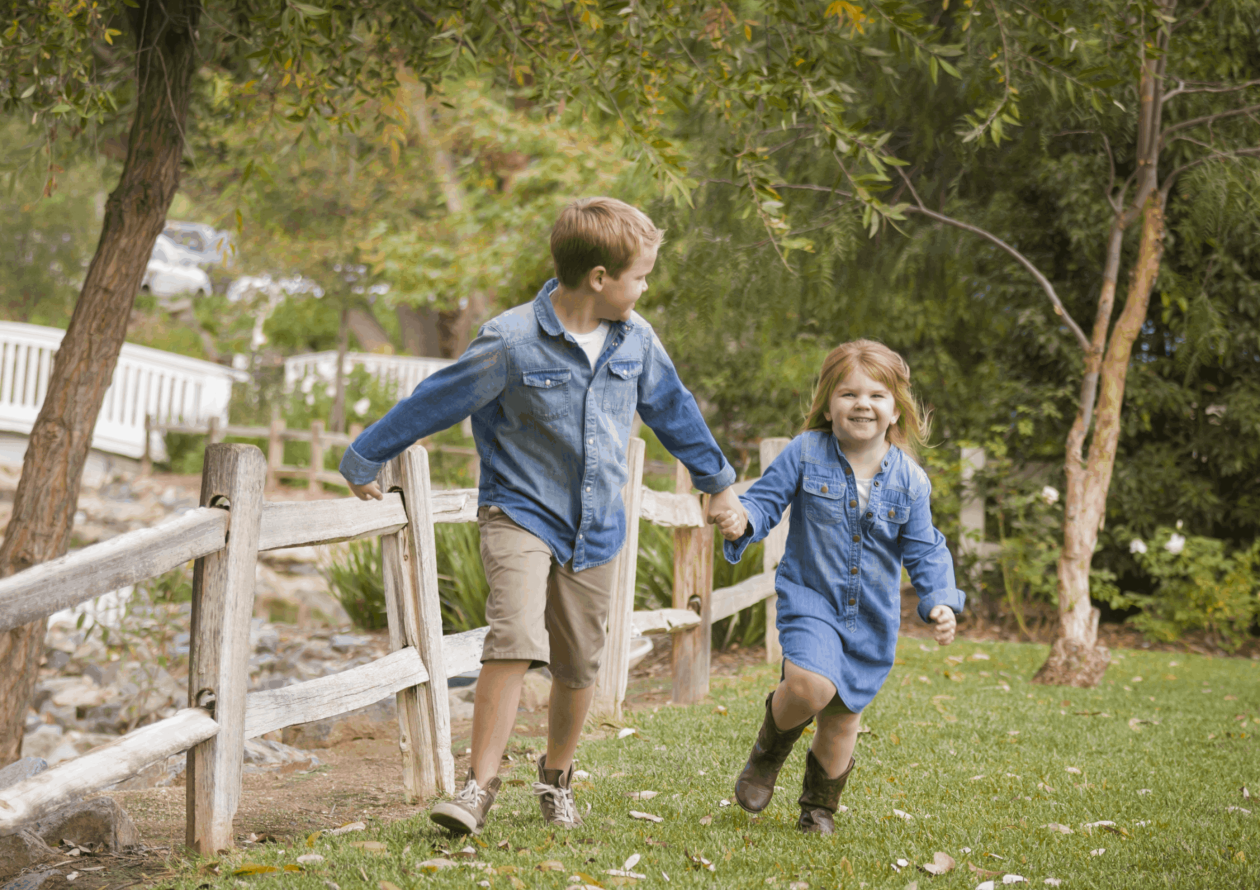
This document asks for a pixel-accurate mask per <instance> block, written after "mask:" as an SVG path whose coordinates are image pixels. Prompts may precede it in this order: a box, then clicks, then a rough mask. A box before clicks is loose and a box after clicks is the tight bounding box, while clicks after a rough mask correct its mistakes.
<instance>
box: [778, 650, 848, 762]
mask: <svg viewBox="0 0 1260 890" xmlns="http://www.w3.org/2000/svg"><path fill="white" fill-rule="evenodd" d="M835 697H836V687H835V685H834V684H832V682H831V681H830V680H828V679H827V678H826V677H824V676H822V674H815V673H814V672H813V671H807V670H805V668H802V667H797V666H796V665H794V664H792V662H790V661H788V660H787V659H784V660H783V680H782V682H780V683H779V688H778V689H776V690H775V691H774V701H773V702H772V704H771V713H772V714H773V715H774V723H775V725H776V726H777V727H779V729H791V728H792V727H794V726H800V725H801V724H802V723H804V722H805V721H806V720H808V719H809V718H810V717H813V716H814V715H815V714H817V713H818V712H819V711H821V710H822V709H823V708H825V707H827V706H828V705H829V704H831V700H832V699H833V698H835ZM854 732H855V733H856V732H857V729H856V725H855V728H854ZM815 756H817V755H815ZM846 765H847V762H846Z"/></svg>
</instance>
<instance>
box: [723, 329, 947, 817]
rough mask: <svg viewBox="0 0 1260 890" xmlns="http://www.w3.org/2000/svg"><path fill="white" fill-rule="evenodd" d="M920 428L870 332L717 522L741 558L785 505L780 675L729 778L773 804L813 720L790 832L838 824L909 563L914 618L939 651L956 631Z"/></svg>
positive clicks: (913, 406) (827, 373)
mask: <svg viewBox="0 0 1260 890" xmlns="http://www.w3.org/2000/svg"><path fill="white" fill-rule="evenodd" d="M926 426H927V424H926V422H925V418H924V416H923V412H922V409H921V408H920V407H919V405H918V403H917V402H916V400H915V398H914V396H913V395H912V393H911V391H910V368H909V367H908V366H907V365H906V363H905V360H904V359H902V357H901V356H899V355H898V354H897V353H895V352H893V351H892V350H891V349H889V348H888V347H886V346H884V345H883V344H881V343H876V342H873V341H871V340H855V341H853V342H851V343H845V344H843V345H841V346H838V347H836V348H835V349H834V350H832V352H831V354H830V355H828V356H827V358H826V360H825V361H824V362H823V366H822V373H821V375H820V379H819V382H818V390H817V391H816V393H815V394H814V401H813V405H812V406H811V407H810V410H809V415H808V417H807V418H806V422H805V430H804V432H803V433H802V434H801V435H799V436H797V437H796V438H795V439H793V440H792V442H791V444H789V445H788V447H787V448H786V449H785V450H784V451H783V453H782V454H780V455H779V457H778V458H776V459H775V461H774V462H773V463H772V464H771V465H770V466H769V468H767V469H766V470H765V471H764V475H763V476H762V477H761V479H759V480H758V481H757V482H756V483H755V484H754V485H753V486H752V488H750V489H749V490H748V493H747V494H746V495H745V496H743V497H742V498H741V501H742V502H743V504H744V506H745V507H746V508H747V510H748V520H747V523H748V524H747V526H746V525H745V522H744V519H743V517H741V516H739V515H738V514H737V513H736V512H735V511H727V512H725V513H722V514H720V515H719V516H718V517H717V523H718V527H719V528H720V530H721V531H722V534H723V536H724V537H726V539H727V541H726V543H725V545H724V548H725V555H726V559H727V560H728V561H729V562H738V561H739V558H740V556H741V555H742V554H743V552H744V549H745V548H746V547H747V546H748V545H749V544H751V543H753V542H755V541H760V540H761V539H763V538H764V537H765V536H766V535H767V534H768V533H769V531H770V530H771V529H772V528H774V526H776V525H778V524H779V522H780V520H781V519H782V517H783V510H784V508H785V507H788V506H790V507H791V508H792V513H791V525H790V526H789V529H788V538H787V551H786V553H785V554H784V556H783V560H782V561H781V562H780V563H779V568H778V571H777V572H776V573H775V590H776V592H777V593H778V597H779V603H778V628H779V642H780V644H781V645H782V647H783V672H782V680H781V682H780V683H779V686H778V688H777V689H775V690H774V692H773V693H771V694H770V696H769V697H767V698H766V714H765V721H764V722H763V723H762V726H761V730H760V731H759V732H758V733H757V741H756V743H755V744H754V745H753V749H752V754H751V755H749V758H748V763H747V764H746V765H745V766H744V770H743V772H741V773H740V774H739V778H738V779H737V780H736V782H735V799H736V800H737V801H739V804H740V806H742V807H743V808H744V809H745V810H748V811H749V812H752V813H759V812H761V811H762V810H763V809H765V808H766V806H767V805H768V804H769V803H770V797H771V795H772V794H773V793H774V782H775V778H776V777H777V776H778V774H779V770H780V769H782V767H783V763H784V761H785V760H786V759H787V756H788V754H789V753H790V752H791V750H792V745H793V744H795V742H796V740H797V739H798V738H800V736H801V733H802V732H803V731H804V729H805V727H806V726H807V725H808V724H809V722H810V721H811V720H813V719H814V718H815V717H817V718H818V728H817V731H816V732H815V733H814V742H813V746H812V747H811V749H810V751H809V753H808V754H807V755H806V759H805V787H804V791H803V793H802V794H801V797H800V801H799V803H800V807H801V815H800V819H799V820H798V822H797V827H798V828H800V829H801V830H802V831H808V832H818V833H821V834H831V833H832V832H834V831H835V825H834V824H833V821H832V817H833V815H834V813H835V811H836V808H837V806H838V805H839V802H840V792H841V790H842V789H843V788H844V785H845V782H846V781H848V778H849V773H850V772H851V771H852V770H853V765H854V758H853V749H854V745H855V743H856V741H857V732H858V722H859V718H860V716H861V713H862V709H863V708H865V707H866V706H867V705H868V704H869V703H870V701H871V699H872V698H874V697H875V693H876V692H878V691H879V687H880V686H882V685H883V683H884V680H885V679H886V678H887V676H888V672H889V670H891V669H892V664H893V656H894V652H895V649H896V645H897V628H898V626H899V624H900V620H901V567H902V566H903V565H904V566H905V567H906V569H907V571H909V573H910V580H911V582H912V583H913V584H914V588H915V590H916V591H917V592H918V594H919V617H920V618H922V619H923V620H924V621H925V622H935V623H936V631H935V636H936V641H937V643H939V644H940V645H942V646H943V645H946V644H948V643H950V642H952V641H953V639H954V627H955V619H954V613H955V612H961V611H962V608H963V604H964V601H965V597H964V595H963V592H962V591H961V590H959V589H958V588H957V587H956V586H955V585H954V566H953V561H952V559H951V558H950V554H949V550H947V549H946V547H945V538H944V537H943V536H942V535H941V533H940V532H939V531H937V530H936V528H934V527H933V525H932V511H931V507H930V506H929V503H928V497H929V495H930V494H931V490H932V486H931V484H930V483H929V482H928V478H927V475H926V474H925V473H924V472H923V470H922V469H920V467H919V465H918V464H917V463H916V459H917V452H918V449H919V448H920V447H921V446H922V445H923V443H924V439H925V438H926Z"/></svg>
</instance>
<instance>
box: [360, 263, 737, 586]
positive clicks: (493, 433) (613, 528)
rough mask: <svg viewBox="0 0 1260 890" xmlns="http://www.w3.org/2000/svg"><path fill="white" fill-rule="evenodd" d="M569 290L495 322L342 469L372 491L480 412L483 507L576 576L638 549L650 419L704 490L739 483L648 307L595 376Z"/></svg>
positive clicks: (368, 436)
mask: <svg viewBox="0 0 1260 890" xmlns="http://www.w3.org/2000/svg"><path fill="white" fill-rule="evenodd" d="M558 283H559V282H557V281H556V279H554V278H553V279H551V280H550V281H548V282H547V283H546V284H545V285H544V286H543V288H542V290H541V291H539V293H538V296H537V297H535V298H534V300H533V302H532V303H526V304H524V305H522V306H517V307H515V308H514V309H509V310H508V311H507V312H505V313H503V314H502V315H500V316H498V317H496V318H494V319H491V320H490V321H488V322H487V323H486V324H485V325H483V326H482V328H481V331H480V332H479V333H478V335H477V338H476V339H475V340H473V342H472V343H471V344H469V346H468V349H467V350H466V351H465V352H464V354H463V355H462V356H460V358H459V360H458V361H457V362H455V363H454V364H452V365H449V366H448V367H446V368H443V369H442V370H441V371H438V372H437V373H435V374H433V375H432V376H430V377H428V378H426V379H425V380H424V381H422V382H421V383H420V385H419V386H417V387H416V389H415V391H414V392H412V394H411V395H410V396H409V397H407V398H405V399H403V400H402V401H400V402H399V403H398V404H397V405H395V406H394V407H393V408H391V409H390V411H389V413H387V414H386V415H385V416H384V417H382V418H381V419H380V420H379V421H377V422H376V423H374V424H373V425H372V426H370V427H369V428H368V429H367V430H365V431H364V432H363V434H362V435H360V436H359V437H358V438H357V439H355V440H354V444H352V445H351V446H350V447H349V448H348V449H346V453H345V456H344V457H343V458H342V459H341V473H342V475H344V476H345V477H346V479H348V480H349V481H351V482H353V483H354V484H355V485H366V484H367V483H369V482H371V481H373V480H374V479H375V478H376V474H377V473H378V472H379V470H380V468H381V466H382V465H383V464H384V463H386V462H387V461H389V460H391V459H392V458H393V457H395V456H396V455H398V454H400V453H401V452H403V451H404V450H406V449H407V448H408V447H410V446H411V444H412V443H413V442H415V441H417V440H418V439H423V438H424V437H425V436H431V435H433V434H434V433H436V432H439V431H441V430H444V429H446V428H448V427H451V426H454V425H455V424H457V423H459V422H460V421H462V420H463V419H464V418H465V417H468V416H470V415H471V417H472V425H473V438H474V439H475V440H476V443H477V453H478V454H479V455H480V457H481V486H480V491H479V504H480V505H481V506H483V507H486V506H495V507H499V508H500V509H502V510H503V512H505V513H507V515H508V516H510V517H511V518H512V520H513V521H514V522H516V523H517V524H518V525H519V526H521V527H522V528H524V529H526V530H527V531H529V532H532V533H533V534H534V535H536V536H538V537H539V538H540V539H541V540H542V541H543V542H545V543H546V544H547V546H548V547H550V548H551V552H552V553H553V554H554V555H555V558H556V559H557V560H559V561H560V562H561V563H562V564H563V563H568V562H569V561H570V560H572V561H573V569H574V571H581V570H582V569H585V568H589V567H591V566H597V565H602V564H603V563H606V562H608V561H609V560H611V559H612V558H613V557H615V556H616V555H617V553H618V551H619V550H620V549H621V545H622V544H623V543H624V541H625V537H626V517H625V510H624V508H623V505H622V501H621V488H622V486H623V485H625V483H626V479H627V478H628V470H627V467H626V446H627V445H628V443H629V438H630V427H631V424H632V422H633V420H634V414H635V412H636V411H638V413H639V416H640V417H641V418H642V419H643V422H644V423H646V424H647V425H648V426H649V427H650V428H651V429H652V431H653V432H655V433H656V435H657V437H658V438H659V439H660V440H661V443H662V444H664V446H665V447H666V448H667V449H669V451H670V453H671V454H673V455H674V456H675V457H677V458H678V459H679V460H680V461H682V463H683V465H684V466H686V467H687V469H688V470H690V471H691V479H692V482H693V483H694V484H695V486H696V488H698V489H700V490H701V491H703V492H707V493H709V494H716V493H717V492H719V491H722V490H723V489H725V488H728V487H729V486H730V485H731V484H732V483H733V482H734V481H735V470H734V468H733V467H731V465H730V463H729V462H728V461H727V460H726V457H725V456H724V455H723V454H722V451H721V449H720V448H718V446H717V442H715V441H714V439H713V435H712V433H710V432H709V428H708V426H707V425H705V422H704V417H703V415H701V413H700V409H699V407H698V406H697V405H696V400H695V398H694V397H693V396H692V395H691V393H690V392H688V391H687V389H686V388H685V387H684V386H683V384H682V381H681V380H679V379H678V372H677V371H676V370H675V369H674V365H673V362H671V361H670V359H669V356H668V355H666V353H665V348H664V347H663V346H662V345H661V341H660V340H659V339H657V337H656V334H655V332H654V331H653V330H652V327H651V325H649V324H648V323H647V322H646V321H645V320H644V319H643V318H642V316H640V315H638V314H637V313H632V314H631V317H630V320H629V321H624V322H613V323H612V324H611V330H610V331H609V334H608V340H607V341H606V342H605V344H604V351H603V352H602V353H601V354H600V357H599V359H598V361H597V362H596V363H595V369H594V370H593V371H592V370H591V365H590V360H589V359H588V358H587V357H586V353H585V352H584V351H583V350H582V347H580V346H579V345H578V344H577V341H576V340H574V339H573V336H572V335H571V334H569V333H568V332H567V331H566V330H565V329H564V326H563V325H562V324H561V323H560V320H559V319H558V318H557V317H556V312H555V308H554V307H553V306H552V303H551V294H552V292H553V291H554V290H555V289H556V286H557V285H558Z"/></svg>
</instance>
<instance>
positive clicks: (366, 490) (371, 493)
mask: <svg viewBox="0 0 1260 890" xmlns="http://www.w3.org/2000/svg"><path fill="white" fill-rule="evenodd" d="M346 484H347V485H349V486H350V493H351V494H353V495H354V496H355V497H356V498H358V499H359V500H361V501H366V500H368V499H369V498H375V499H376V500H378V501H379V500H381V499H382V498H384V497H385V495H384V494H382V493H381V487H380V486H379V485H377V484H376V480H372V481H371V482H369V483H368V484H367V485H355V484H354V483H353V482H350V481H349V480H347V481H346Z"/></svg>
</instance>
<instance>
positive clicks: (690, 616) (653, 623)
mask: <svg viewBox="0 0 1260 890" xmlns="http://www.w3.org/2000/svg"><path fill="white" fill-rule="evenodd" d="M716 594H717V591H714V595H716ZM632 620H633V622H634V629H635V630H636V631H638V632H639V633H640V634H642V635H643V636H645V637H650V636H652V635H654V634H672V633H678V632H679V631H680V630H689V629H690V628H693V627H695V626H696V625H698V624H699V623H700V616H699V615H697V614H696V613H695V612H693V611H691V610H690V609H651V610H645V611H642V612H635V613H634V615H633V616H632ZM714 620H716V619H714Z"/></svg>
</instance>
